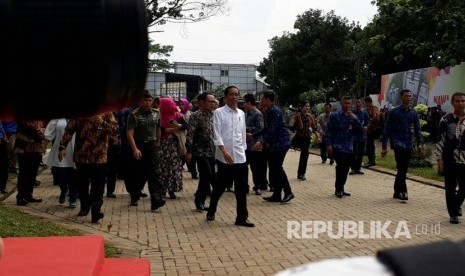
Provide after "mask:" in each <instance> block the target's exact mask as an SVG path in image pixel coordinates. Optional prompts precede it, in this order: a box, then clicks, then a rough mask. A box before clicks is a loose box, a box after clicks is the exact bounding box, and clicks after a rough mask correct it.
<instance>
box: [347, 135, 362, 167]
mask: <svg viewBox="0 0 465 276" xmlns="http://www.w3.org/2000/svg"><path fill="white" fill-rule="evenodd" d="M353 147H354V154H353V156H354V157H353V159H352V164H351V165H350V168H351V169H352V170H354V171H359V170H360V169H361V168H362V161H363V154H364V153H365V142H360V141H355V142H354V144H353Z"/></svg>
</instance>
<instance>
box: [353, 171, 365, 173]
mask: <svg viewBox="0 0 465 276" xmlns="http://www.w3.org/2000/svg"><path fill="white" fill-rule="evenodd" d="M355 174H365V173H364V172H362V171H355Z"/></svg>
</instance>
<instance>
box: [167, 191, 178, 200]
mask: <svg viewBox="0 0 465 276" xmlns="http://www.w3.org/2000/svg"><path fill="white" fill-rule="evenodd" d="M168 194H169V196H170V199H176V195H175V194H174V192H168Z"/></svg>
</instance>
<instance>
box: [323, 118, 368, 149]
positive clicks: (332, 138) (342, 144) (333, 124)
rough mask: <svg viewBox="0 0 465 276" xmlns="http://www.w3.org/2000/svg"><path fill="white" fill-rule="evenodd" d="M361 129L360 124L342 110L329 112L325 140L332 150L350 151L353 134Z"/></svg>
mask: <svg viewBox="0 0 465 276" xmlns="http://www.w3.org/2000/svg"><path fill="white" fill-rule="evenodd" d="M361 130H362V124H360V122H359V121H358V120H357V119H356V118H352V116H349V115H346V114H344V112H343V111H342V110H340V111H336V112H333V113H331V115H330V116H329V120H328V124H327V125H326V131H325V141H326V145H327V146H332V147H333V150H337V151H340V152H345V153H352V152H353V151H354V149H353V143H354V136H355V135H356V134H357V133H358V132H359V131H361Z"/></svg>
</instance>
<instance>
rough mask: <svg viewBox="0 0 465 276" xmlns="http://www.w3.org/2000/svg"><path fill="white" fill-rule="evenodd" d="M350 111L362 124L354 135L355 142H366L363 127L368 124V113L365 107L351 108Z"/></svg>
mask: <svg viewBox="0 0 465 276" xmlns="http://www.w3.org/2000/svg"><path fill="white" fill-rule="evenodd" d="M352 113H354V114H355V116H357V119H358V121H359V122H360V123H361V124H362V129H361V130H360V131H358V132H357V133H356V134H355V136H354V141H356V142H366V141H367V134H366V132H365V128H366V127H368V126H369V125H370V122H371V121H370V115H368V112H367V111H366V110H365V109H360V110H356V109H354V110H352Z"/></svg>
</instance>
